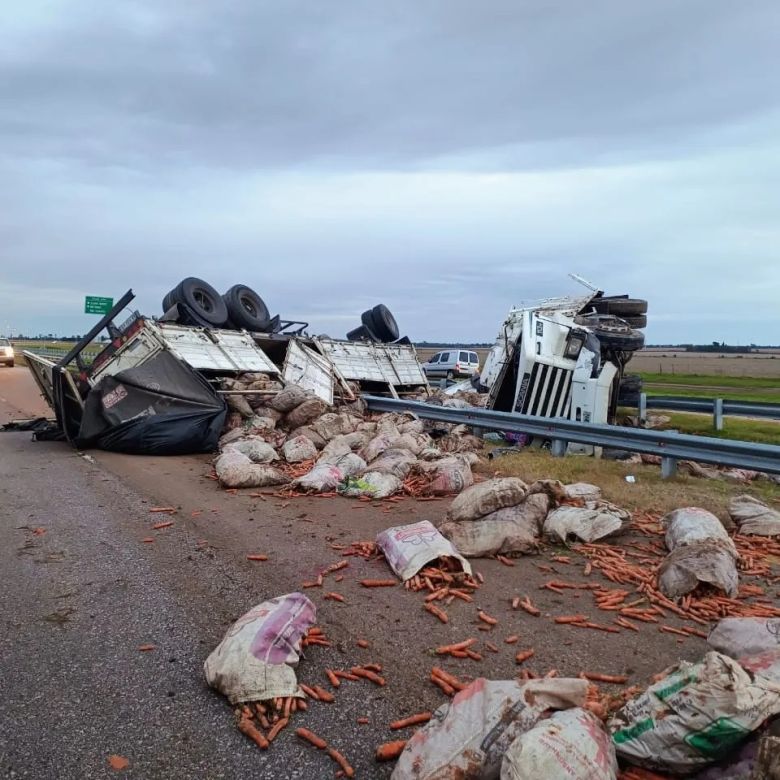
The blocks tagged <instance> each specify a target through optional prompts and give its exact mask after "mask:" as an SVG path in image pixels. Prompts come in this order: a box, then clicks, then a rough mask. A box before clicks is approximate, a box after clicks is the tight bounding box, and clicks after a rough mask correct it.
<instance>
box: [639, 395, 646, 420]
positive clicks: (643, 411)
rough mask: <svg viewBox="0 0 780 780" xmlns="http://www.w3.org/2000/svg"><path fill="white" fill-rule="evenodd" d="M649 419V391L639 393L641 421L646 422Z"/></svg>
mask: <svg viewBox="0 0 780 780" xmlns="http://www.w3.org/2000/svg"><path fill="white" fill-rule="evenodd" d="M646 419H647V393H640V394H639V421H640V422H644V421H645V420H646Z"/></svg>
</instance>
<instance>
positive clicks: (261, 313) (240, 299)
mask: <svg viewBox="0 0 780 780" xmlns="http://www.w3.org/2000/svg"><path fill="white" fill-rule="evenodd" d="M222 300H223V301H224V302H225V306H227V312H228V318H229V319H230V322H231V323H232V324H233V325H234V326H235V327H236V328H243V329H244V330H249V331H257V332H260V333H262V332H263V331H264V330H265V329H266V328H267V327H268V324H269V322H270V320H271V314H270V312H269V311H268V307H267V306H266V305H265V302H264V301H263V299H262V298H261V297H260V296H259V295H258V294H257V293H256V292H255V291H254V290H253V289H252V288H251V287H247V286H246V285H245V284H234V285H233V286H232V287H231V288H230V289H229V290H228V291H227V292H226V293H225V294H224V295H223V296H222Z"/></svg>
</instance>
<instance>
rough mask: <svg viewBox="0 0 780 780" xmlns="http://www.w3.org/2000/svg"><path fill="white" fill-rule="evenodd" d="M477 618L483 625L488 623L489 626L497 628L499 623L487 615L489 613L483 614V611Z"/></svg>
mask: <svg viewBox="0 0 780 780" xmlns="http://www.w3.org/2000/svg"><path fill="white" fill-rule="evenodd" d="M477 617H478V618H479V619H480V620H481V621H482V622H483V623H487V624H488V625H489V626H495V625H496V624H497V623H498V620H496V619H495V618H494V617H491V616H490V615H488V614H487V612H483V611H482V610H480V611H479V612H478V613H477Z"/></svg>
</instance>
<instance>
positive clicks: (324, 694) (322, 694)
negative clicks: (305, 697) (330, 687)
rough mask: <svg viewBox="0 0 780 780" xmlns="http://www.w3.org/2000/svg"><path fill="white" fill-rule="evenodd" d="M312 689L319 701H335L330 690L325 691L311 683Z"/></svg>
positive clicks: (329, 702) (330, 702)
mask: <svg viewBox="0 0 780 780" xmlns="http://www.w3.org/2000/svg"><path fill="white" fill-rule="evenodd" d="M312 690H314V691H316V692H317V697H318V698H319V700H320V701H324V702H326V703H328V704H332V703H333V702H334V701H336V699H335V697H334V696H333V694H332V693H331V692H330V691H326V690H325V689H324V688H320V686H319V685H313V686H312Z"/></svg>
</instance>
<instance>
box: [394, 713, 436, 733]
mask: <svg viewBox="0 0 780 780" xmlns="http://www.w3.org/2000/svg"><path fill="white" fill-rule="evenodd" d="M432 717H433V714H432V713H430V712H420V713H418V714H417V715H410V716H409V717H408V718H401V719H400V720H394V721H393V722H392V723H391V724H390V728H391V729H393V731H397V730H398V729H405V728H407V727H408V726H416V725H418V724H419V723H427V722H428V721H429V720H430V719H431V718H432Z"/></svg>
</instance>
